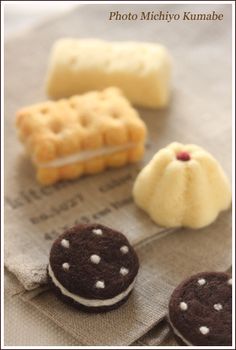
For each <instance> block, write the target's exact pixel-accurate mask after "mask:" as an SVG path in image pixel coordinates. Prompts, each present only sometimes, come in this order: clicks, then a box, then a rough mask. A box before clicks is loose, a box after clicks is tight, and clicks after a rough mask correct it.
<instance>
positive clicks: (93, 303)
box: [48, 264, 136, 307]
mask: <svg viewBox="0 0 236 350" xmlns="http://www.w3.org/2000/svg"><path fill="white" fill-rule="evenodd" d="M48 273H49V275H50V277H51V279H52V281H53V283H54V284H55V286H56V287H58V288H59V289H60V291H61V293H62V294H63V295H65V296H67V297H69V298H71V299H73V300H74V301H76V302H77V303H79V304H82V305H84V306H88V307H102V306H111V305H114V304H116V303H118V302H119V301H121V300H123V299H124V298H125V297H126V296H127V295H128V294H129V293H130V292H131V290H132V289H133V287H134V284H135V281H136V278H135V279H134V280H133V282H132V283H131V284H130V285H129V287H128V288H127V289H126V290H125V291H124V292H122V293H120V294H118V295H116V296H115V297H113V298H110V299H103V300H101V299H86V298H83V297H80V296H79V295H77V294H74V293H71V292H69V291H68V290H67V289H66V288H65V287H63V285H62V284H61V283H60V282H59V281H58V279H57V278H56V277H55V275H54V273H53V271H52V268H51V265H50V264H49V265H48Z"/></svg>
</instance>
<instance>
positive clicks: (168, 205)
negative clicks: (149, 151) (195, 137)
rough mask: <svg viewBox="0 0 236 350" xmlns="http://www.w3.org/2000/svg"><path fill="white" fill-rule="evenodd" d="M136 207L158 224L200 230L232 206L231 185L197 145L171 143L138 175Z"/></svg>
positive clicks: (211, 157)
mask: <svg viewBox="0 0 236 350" xmlns="http://www.w3.org/2000/svg"><path fill="white" fill-rule="evenodd" d="M133 196H134V200H135V203H136V204H137V205H138V206H139V207H140V208H142V209H144V210H145V211H146V212H147V213H148V214H149V215H150V217H151V218H152V219H153V221H155V222H156V223H157V224H159V225H161V226H166V227H179V226H185V227H191V228H200V227H204V226H206V225H209V224H210V223H212V222H213V221H214V220H215V219H216V217H217V216H218V214H219V213H220V211H222V210H225V209H227V208H229V206H230V204H231V190H230V183H229V181H228V179H227V177H226V175H225V173H224V171H223V169H222V168H221V166H220V164H219V163H218V162H217V160H216V159H214V157H213V156H212V155H211V154H209V153H208V152H206V151H205V150H204V149H203V148H201V147H199V146H196V145H191V144H189V145H182V144H180V143H177V142H175V143H171V144H170V145H169V146H167V147H166V148H163V149H161V150H160V151H159V152H157V153H156V154H155V156H154V157H153V158H152V160H151V161H150V162H149V164H148V165H147V166H146V167H145V168H144V169H143V170H142V171H141V172H140V173H139V175H138V177H137V179H136V181H135V184H134V188H133Z"/></svg>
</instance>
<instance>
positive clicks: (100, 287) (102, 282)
mask: <svg viewBox="0 0 236 350" xmlns="http://www.w3.org/2000/svg"><path fill="white" fill-rule="evenodd" d="M95 287H96V288H98V289H104V288H105V283H104V281H97V282H96V284H95Z"/></svg>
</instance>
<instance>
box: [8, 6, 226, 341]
mask: <svg viewBox="0 0 236 350" xmlns="http://www.w3.org/2000/svg"><path fill="white" fill-rule="evenodd" d="M114 10H119V11H120V12H129V11H133V12H140V11H160V10H162V11H169V12H170V11H171V12H173V13H183V11H193V12H210V11H213V10H215V11H217V12H219V13H223V14H224V20H223V21H218V22H209V21H206V22H183V21H176V22H171V23H167V22H164V21H149V22H147V21H142V22H141V21H132V22H130V21H129V22H128V21H126V22H119V21H116V22H115V21H109V19H108V17H109V12H110V11H114ZM61 37H79V38H85V37H99V38H102V39H109V40H140V41H154V42H160V43H162V44H164V45H166V46H167V48H168V49H169V51H170V53H171V55H172V57H173V63H174V65H173V83H172V85H173V88H172V99H171V103H170V106H169V108H168V109H166V110H160V111H157V110H144V109H142V110H141V109H140V110H139V111H140V115H141V117H142V118H143V120H144V121H145V122H146V124H147V127H148V129H149V139H148V145H147V150H146V154H145V158H144V161H143V162H142V163H140V164H138V165H132V166H127V167H125V168H123V169H119V170H110V171H106V172H104V173H102V174H99V175H96V176H90V177H84V178H82V179H79V180H77V181H73V182H65V183H61V184H58V185H55V186H51V187H48V188H44V189H43V188H41V187H40V186H39V185H38V184H37V183H36V180H35V177H34V175H35V174H34V169H33V166H32V165H31V163H30V161H29V159H28V158H27V157H26V156H25V155H24V154H23V152H22V147H21V146H20V144H19V141H18V140H17V137H16V132H15V130H14V118H15V113H16V111H17V110H18V109H19V108H20V107H22V106H24V105H30V104H32V103H35V102H38V101H42V100H45V99H46V96H45V93H44V85H45V75H46V69H47V64H48V57H49V51H50V48H51V46H52V44H53V42H54V41H55V40H56V39H58V38H61ZM230 86H231V6H230V5H224V6H223V5H215V4H214V5H181V6H180V5H154V4H152V5H147V4H142V5H141V4H140V5H122V4H116V5H105V4H104V5H101V4H100V5H87V6H83V7H81V8H78V9H77V10H74V11H73V12H70V13H68V14H66V15H65V16H61V17H58V18H57V19H54V20H52V21H48V22H46V23H45V24H43V25H40V26H38V27H36V28H34V29H32V30H31V31H29V32H28V33H25V34H24V35H19V36H18V37H16V38H14V39H11V40H9V41H8V42H6V47H5V119H4V122H5V179H6V181H5V200H6V202H5V266H6V268H7V269H8V270H9V271H11V272H12V273H13V274H14V275H15V276H16V277H17V278H18V279H19V281H20V282H21V284H22V285H23V286H24V288H25V289H27V290H31V292H28V293H26V292H25V293H23V294H19V295H20V297H21V298H22V299H24V300H25V301H26V302H27V303H29V304H30V305H31V306H33V307H34V308H36V309H37V310H39V311H40V312H41V313H43V314H44V315H46V316H47V317H48V318H50V319H51V320H53V322H54V323H56V324H57V325H59V326H60V327H61V328H62V329H63V330H64V331H66V332H67V333H69V334H71V335H72V336H73V338H75V339H76V340H77V341H78V344H82V345H129V344H132V343H134V342H135V341H137V340H138V339H140V338H141V337H143V336H144V335H145V334H146V333H147V332H148V331H149V330H151V328H152V327H154V326H155V327H158V323H159V322H161V320H163V318H164V317H165V315H166V312H167V302H168V298H169V295H170V293H171V291H172V290H173V288H174V287H175V286H176V284H177V283H179V282H180V281H181V280H182V279H183V278H185V277H187V276H188V275H190V274H193V273H195V272H199V271H202V270H210V269H212V270H219V271H224V270H226V269H227V268H228V267H229V266H230V264H231V212H230V210H229V211H227V212H224V213H221V214H220V216H219V218H218V219H217V220H216V221H215V222H214V223H213V224H212V225H210V226H209V227H206V228H204V229H201V230H196V231H194V230H189V229H177V230H168V229H164V228H161V227H158V226H157V225H155V224H154V223H153V222H152V221H151V220H150V218H149V217H148V216H147V215H146V214H145V213H144V212H142V211H141V210H140V209H138V208H137V207H136V206H135V205H134V203H133V201H132V196H131V191H132V186H133V181H134V179H135V177H136V175H137V173H138V171H139V170H140V169H141V168H142V166H143V165H144V164H146V163H147V162H148V161H149V160H150V158H151V157H152V156H153V154H154V153H155V152H156V151H157V150H159V149H160V148H162V147H164V146H165V145H167V144H168V143H170V142H173V141H179V142H182V143H196V144H198V145H200V146H203V147H205V148H206V149H207V150H208V151H210V152H211V153H212V154H213V155H214V156H215V157H216V158H217V159H218V160H219V162H220V163H221V164H222V167H223V168H224V170H225V171H226V173H227V174H228V175H229V176H230V173H231V90H230ZM92 221H99V222H100V223H102V224H105V225H110V226H113V227H114V228H116V229H118V230H120V231H122V232H123V233H125V234H126V235H127V237H128V238H129V240H130V241H131V243H132V244H134V245H135V246H136V249H137V252H138V254H139V257H140V261H141V270H140V274H139V278H138V282H137V285H136V287H135V290H134V293H133V294H132V296H131V298H130V299H129V301H128V302H127V303H126V304H125V305H124V306H123V307H122V308H120V309H118V310H115V311H113V312H111V313H107V314H103V315H87V314H84V313H80V312H78V311H76V310H73V309H72V308H70V307H69V306H67V305H65V304H63V303H61V302H60V301H59V300H57V299H56V298H55V297H54V294H53V293H52V292H51V291H49V290H47V291H44V292H43V291H42V290H41V289H40V290H38V289H37V287H39V286H40V285H42V284H43V283H45V282H46V265H47V262H48V253H49V249H50V246H51V244H52V241H53V240H54V239H55V237H57V236H58V234H59V233H61V232H62V231H63V230H64V228H65V227H68V226H71V225H73V224H74V223H75V222H92ZM10 290H12V291H13V289H11V288H10ZM40 291H41V293H40ZM8 317H9V316H8ZM6 322H7V320H6ZM19 322H20V321H19ZM88 329H89V332H88ZM8 339H9V338H8ZM144 339H145V338H142V339H141V340H140V341H141V342H144V341H145V340H144ZM146 341H147V342H150V341H149V340H146ZM59 342H60V340H59ZM157 342H158V341H157ZM42 343H43V341H42ZM14 345H17V344H14ZM36 345H40V344H36Z"/></svg>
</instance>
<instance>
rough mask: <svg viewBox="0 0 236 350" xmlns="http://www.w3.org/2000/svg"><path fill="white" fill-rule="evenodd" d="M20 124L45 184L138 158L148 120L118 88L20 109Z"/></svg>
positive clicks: (18, 120) (19, 129) (42, 181)
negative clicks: (144, 119)
mask: <svg viewBox="0 0 236 350" xmlns="http://www.w3.org/2000/svg"><path fill="white" fill-rule="evenodd" d="M16 127H17V129H18V134H19V138H20V140H21V141H22V142H23V144H24V145H25V147H26V150H27V152H28V153H29V155H30V157H31V159H32V162H33V163H34V165H35V166H36V168H37V179H38V181H39V182H40V183H41V184H43V185H50V184H53V183H55V182H57V181H59V180H65V179H75V178H78V177H80V176H81V175H84V174H94V173H99V172H101V171H103V170H105V169H106V168H116V167H121V166H124V165H126V164H128V163H133V162H137V161H139V160H140V159H141V158H142V156H143V153H144V144H145V138H146V126H145V124H144V122H143V121H142V120H141V119H140V118H139V115H138V113H137V111H136V110H135V109H134V108H133V107H132V106H131V105H130V103H129V101H128V100H127V99H126V98H125V97H124V96H123V95H122V93H121V91H120V90H119V89H117V88H113V87H110V88H107V89H105V90H103V91H100V92H98V91H91V92H89V93H86V94H83V95H76V96H72V97H70V98H68V99H61V100H58V101H47V102H43V103H39V104H35V105H32V106H29V107H25V108H23V109H21V110H20V111H19V112H18V113H17V118H16Z"/></svg>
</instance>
